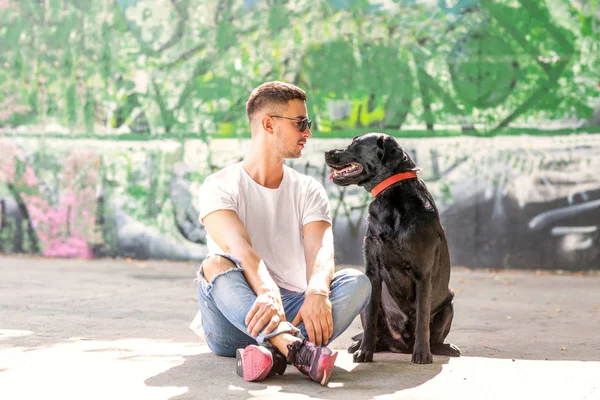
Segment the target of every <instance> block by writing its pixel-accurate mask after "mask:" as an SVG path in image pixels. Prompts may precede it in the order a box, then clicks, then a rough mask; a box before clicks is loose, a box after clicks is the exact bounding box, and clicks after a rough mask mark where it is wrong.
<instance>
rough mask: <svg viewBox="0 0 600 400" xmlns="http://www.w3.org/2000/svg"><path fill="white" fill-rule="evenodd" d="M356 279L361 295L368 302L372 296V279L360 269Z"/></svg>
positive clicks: (358, 291)
mask: <svg viewBox="0 0 600 400" xmlns="http://www.w3.org/2000/svg"><path fill="white" fill-rule="evenodd" d="M355 279H356V286H357V293H358V295H359V297H360V298H362V299H364V300H365V301H366V302H368V301H369V299H370V298H371V280H370V279H369V277H368V276H367V275H365V274H363V273H362V272H360V271H359V273H358V274H356V275H355Z"/></svg>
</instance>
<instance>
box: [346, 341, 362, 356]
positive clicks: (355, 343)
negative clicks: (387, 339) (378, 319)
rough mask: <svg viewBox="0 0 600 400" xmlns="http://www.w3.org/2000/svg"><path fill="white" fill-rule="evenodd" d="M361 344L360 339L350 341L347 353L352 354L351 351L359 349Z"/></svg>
mask: <svg viewBox="0 0 600 400" xmlns="http://www.w3.org/2000/svg"><path fill="white" fill-rule="evenodd" d="M361 344H362V340H357V341H356V342H354V343H352V344H351V345H350V346H349V347H348V353H350V354H352V353H354V352H356V350H358V349H360V345H361Z"/></svg>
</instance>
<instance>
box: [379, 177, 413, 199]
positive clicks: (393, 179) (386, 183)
mask: <svg viewBox="0 0 600 400" xmlns="http://www.w3.org/2000/svg"><path fill="white" fill-rule="evenodd" d="M416 177H417V173H416V172H415V171H408V172H400V173H399V174H396V175H392V176H390V177H389V178H387V179H386V180H384V181H382V182H380V183H378V184H377V185H376V186H375V187H374V188H373V190H371V194H372V195H373V197H377V195H378V194H379V193H381V192H382V191H383V190H384V189H386V188H388V187H390V186H392V185H393V184H394V183H396V182H400V181H403V180H405V179H410V178H416Z"/></svg>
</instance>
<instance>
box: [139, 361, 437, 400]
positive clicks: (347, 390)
mask: <svg viewBox="0 0 600 400" xmlns="http://www.w3.org/2000/svg"><path fill="white" fill-rule="evenodd" d="M184 358H185V362H184V363H183V364H182V365H180V366H177V367H173V368H171V369H169V370H167V371H165V372H163V373H161V374H158V375H156V376H153V377H151V378H149V379H147V380H146V381H145V384H146V385H148V386H157V387H168V386H177V387H187V388H188V391H187V392H186V393H184V394H182V395H179V396H176V397H173V398H172V400H183V399H201V398H206V397H207V394H208V393H215V394H217V393H218V396H219V398H231V399H236V398H239V399H248V398H280V397H281V396H283V395H285V396H286V398H294V399H296V398H297V399H309V398H319V399H334V398H335V399H343V398H346V399H350V398H352V399H362V398H364V399H370V398H373V397H375V396H380V395H385V394H392V393H394V392H397V391H400V390H405V389H410V388H414V387H417V386H420V385H422V384H423V383H425V382H427V381H429V380H431V379H433V378H434V377H435V376H437V375H438V374H440V372H441V371H442V365H443V364H446V363H447V362H448V357H436V359H435V361H434V363H433V364H429V365H416V364H412V363H411V362H410V355H400V354H392V353H378V354H376V361H375V362H373V363H369V364H353V363H352V356H351V355H350V354H348V353H347V352H345V351H340V352H339V356H338V360H337V361H336V367H335V369H334V371H333V374H332V377H331V379H330V381H329V387H323V386H321V385H319V384H317V383H315V382H312V381H311V380H309V379H308V378H307V377H306V376H304V375H302V374H301V373H300V372H298V371H297V370H296V368H294V367H293V366H288V369H287V370H286V373H285V374H284V375H282V376H279V375H278V376H275V377H270V378H268V379H266V380H265V381H263V382H245V381H244V380H243V379H242V378H240V377H239V376H238V375H237V374H236V373H235V359H234V358H225V357H219V356H216V355H214V354H212V353H203V354H197V355H192V356H186V357H184ZM215 377H218V378H216V379H215Z"/></svg>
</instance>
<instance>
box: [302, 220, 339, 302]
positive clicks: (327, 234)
mask: <svg viewBox="0 0 600 400" xmlns="http://www.w3.org/2000/svg"><path fill="white" fill-rule="evenodd" d="M307 239H308V238H307ZM306 246H307V247H306V252H305V258H306V272H307V281H308V289H307V291H315V292H317V293H319V292H326V293H329V285H330V284H331V280H332V279H333V273H334V271H335V260H334V251H333V231H332V229H331V227H328V228H327V229H325V230H324V231H321V233H320V234H317V235H315V237H314V238H310V239H308V240H306Z"/></svg>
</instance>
